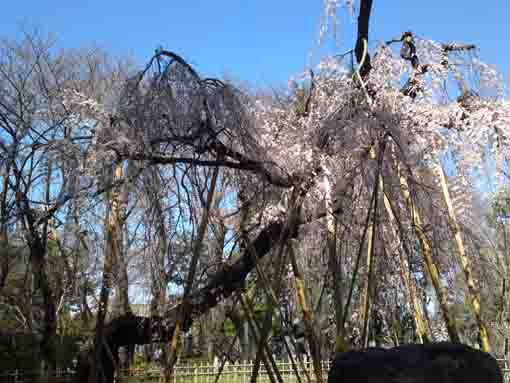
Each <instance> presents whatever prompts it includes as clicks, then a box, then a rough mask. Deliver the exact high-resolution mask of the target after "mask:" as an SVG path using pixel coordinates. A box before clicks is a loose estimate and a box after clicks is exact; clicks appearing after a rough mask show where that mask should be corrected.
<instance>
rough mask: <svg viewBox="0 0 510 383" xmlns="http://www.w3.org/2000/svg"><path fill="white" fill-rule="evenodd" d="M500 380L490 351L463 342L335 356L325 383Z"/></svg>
mask: <svg viewBox="0 0 510 383" xmlns="http://www.w3.org/2000/svg"><path fill="white" fill-rule="evenodd" d="M345 382H356V383H396V382H402V383H404V382H405V383H430V382H434V383H479V382H484V383H502V382H503V375H502V372H501V369H500V367H499V365H498V362H497V361H496V359H494V357H492V356H491V355H490V354H487V353H485V352H483V351H480V350H475V349H474V348H471V347H469V346H466V345H463V344H454V343H447V342H444V343H429V344H424V345H422V344H409V345H403V346H399V347H395V348H391V349H382V348H368V349H366V350H362V351H349V352H344V353H339V354H337V355H336V356H335V359H334V361H333V365H332V366H331V369H330V371H329V377H328V383H345Z"/></svg>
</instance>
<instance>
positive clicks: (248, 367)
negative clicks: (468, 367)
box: [0, 359, 510, 383]
mask: <svg viewBox="0 0 510 383" xmlns="http://www.w3.org/2000/svg"><path fill="white" fill-rule="evenodd" d="M498 361H499V363H500V364H501V367H502V370H503V373H504V378H505V379H504V381H505V383H510V360H508V359H506V360H505V359H498ZM277 366H278V370H279V371H280V374H281V375H282V378H283V380H284V382H285V383H298V382H299V381H298V379H297V378H296V374H295V371H294V369H293V367H292V364H291V363H290V362H284V361H278V362H277ZM297 367H298V371H299V376H300V377H301V382H302V383H306V382H307V379H306V377H305V371H303V370H302V368H300V367H299V365H298V366H297ZM304 367H305V369H306V370H307V372H308V374H309V376H310V378H311V379H312V381H314V380H315V379H314V374H313V367H312V363H311V361H305V362H304ZM219 368H220V366H219V365H218V364H216V365H215V364H211V363H210V362H201V363H197V362H193V363H180V364H178V365H176V366H175V373H174V377H173V383H214V382H215V381H216V378H217V375H218V373H219ZM329 368H330V361H323V362H322V371H323V374H324V375H323V376H324V378H327V373H328V371H329ZM252 370H253V362H252V361H250V362H244V363H236V364H231V363H227V364H225V366H224V367H223V369H222V371H221V375H220V377H219V379H218V382H219V383H249V382H250V378H251V374H252ZM37 376H38V374H37V372H35V371H33V372H29V371H21V370H14V371H10V372H5V371H2V372H0V383H31V382H35V381H36V379H37ZM73 377H74V372H73V371H70V370H66V371H62V370H57V372H56V376H55V379H54V380H53V381H54V382H57V383H67V382H72V380H73ZM161 378H162V370H161V369H160V368H150V369H147V368H131V369H129V370H122V371H120V374H119V378H118V379H117V382H118V383H125V382H127V383H142V382H147V383H151V382H160V381H162V379H161ZM257 382H260V383H269V382H270V380H269V377H268V375H267V371H266V370H265V368H264V365H263V364H261V365H260V371H259V377H258V379H257Z"/></svg>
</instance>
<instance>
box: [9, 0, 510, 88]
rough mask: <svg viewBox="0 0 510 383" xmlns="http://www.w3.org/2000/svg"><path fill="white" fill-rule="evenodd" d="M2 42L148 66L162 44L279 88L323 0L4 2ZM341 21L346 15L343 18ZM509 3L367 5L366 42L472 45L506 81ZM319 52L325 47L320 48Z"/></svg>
mask: <svg viewBox="0 0 510 383" xmlns="http://www.w3.org/2000/svg"><path fill="white" fill-rule="evenodd" d="M2 8H3V9H2V14H3V17H2V22H1V23H0V37H3V38H5V37H8V38H13V37H16V36H19V32H20V30H21V27H22V26H23V25H25V26H28V27H39V28H40V29H42V30H43V31H44V32H51V33H53V34H54V35H55V36H56V38H57V41H58V45H60V46H64V47H74V48H77V47H80V46H84V45H85V46H90V45H98V46H100V47H103V48H106V49H108V50H110V51H111V52H113V53H114V54H116V55H124V54H131V55H133V56H134V57H135V58H136V59H137V60H138V61H140V64H142V63H145V62H146V61H147V59H148V58H149V57H150V55H151V54H152V53H153V52H154V49H155V48H156V47H157V46H159V45H162V46H163V47H164V48H166V49H169V50H173V51H175V52H176V53H178V54H180V55H182V56H183V57H185V58H186V59H187V60H188V61H190V62H191V63H192V64H193V65H195V66H196V67H197V69H198V70H199V71H200V72H201V73H202V74H205V75H208V76H218V75H221V74H222V73H229V74H230V75H233V76H234V78H236V79H241V80H244V81H248V82H249V83H251V84H252V85H259V86H267V85H277V84H284V83H286V80H287V79H288V78H289V76H291V75H292V74H295V73H297V72H299V71H302V70H303V69H305V68H306V66H307V64H308V63H309V60H310V54H311V53H315V55H314V57H315V60H316V59H317V57H318V55H319V53H320V52H319V50H318V49H317V38H318V30H319V23H320V19H321V14H322V8H323V1H322V0H306V1H305V0H294V1H290V0H273V1H269V0H251V1H250V0H244V1H241V0H216V1H201V0H195V1H193V0H179V1H175V0H174V1H172V0H166V1H160V0H151V1H147V2H146V3H145V2H140V1H136V2H135V1H130V0H124V1H118V0H102V1H98V0H88V1H80V0H75V1H69V0H67V1H63V0H25V1H20V2H17V1H4V2H3V4H2ZM342 14H344V15H345V12H343V13H342ZM509 18H510V1H508V0H491V1H487V2H486V3H485V2H480V1H475V0H442V1H439V0H428V1H407V2H406V1H402V0H393V1H388V0H386V1H383V0H374V10H373V19H372V23H371V40H372V41H371V44H372V45H373V44H375V43H376V42H377V41H378V40H386V39H389V38H392V37H394V36H398V35H399V34H400V33H401V32H402V31H406V30H412V31H413V32H415V33H416V34H417V35H418V36H421V37H428V38H432V39H435V40H439V41H444V42H450V41H462V42H466V43H475V44H477V45H478V46H479V47H480V48H481V58H482V60H483V61H485V62H488V63H493V64H496V65H497V66H498V68H499V69H500V71H501V72H502V73H503V74H504V75H505V78H506V79H507V80H508V74H509V72H510V54H508V53H507V52H508V50H507V49H508V41H509V40H508V33H509V32H508V19H509ZM355 28H356V24H355V20H354V19H349V18H348V17H343V18H342V26H341V28H340V36H339V37H340V38H339V42H340V43H341V44H340V45H339V46H335V44H334V43H333V42H332V41H331V38H330V41H329V42H328V44H327V45H326V48H327V49H326V50H327V51H329V52H333V50H334V51H336V52H341V51H343V50H346V49H349V48H350V47H352V45H353V33H352V32H354V31H355ZM322 51H324V48H323V49H322Z"/></svg>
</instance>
